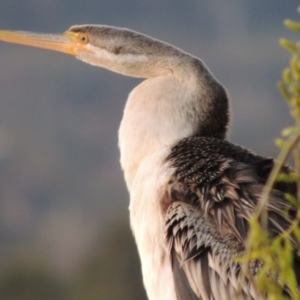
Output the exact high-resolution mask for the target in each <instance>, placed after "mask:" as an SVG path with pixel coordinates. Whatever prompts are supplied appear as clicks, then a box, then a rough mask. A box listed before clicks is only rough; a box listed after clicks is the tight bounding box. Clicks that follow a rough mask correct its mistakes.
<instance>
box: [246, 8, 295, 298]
mask: <svg viewBox="0 0 300 300" xmlns="http://www.w3.org/2000/svg"><path fill="white" fill-rule="evenodd" d="M298 12H299V13H300V7H299V8H298ZM284 24H285V26H286V27H287V28H288V29H290V30H293V31H296V32H298V34H299V33H300V22H295V21H292V20H285V21H284ZM280 44H281V46H282V47H283V48H285V49H286V50H288V51H289V52H290V53H291V58H290V63H289V66H288V67H287V68H286V69H284V71H283V73H282V81H281V82H279V83H278V88H279V91H280V92H281V94H282V96H283V98H284V99H285V100H286V102H287V104H288V106H289V108H290V113H291V116H292V117H293V119H294V125H292V126H290V127H288V128H285V129H283V130H282V133H281V138H278V139H277V140H276V144H277V146H278V147H280V148H281V151H280V154H279V157H278V160H277V163H276V165H275V167H274V169H273V171H272V173H271V175H270V177H269V179H268V182H267V184H266V187H265V191H264V194H263V197H262V199H261V202H260V203H259V207H258V210H257V214H256V216H254V217H253V218H252V219H251V221H250V222H251V231H250V235H249V241H248V251H247V253H246V255H245V259H246V262H247V264H249V265H250V264H251V262H252V261H260V262H261V263H262V264H263V266H262V268H261V270H260V271H259V272H258V274H257V275H256V276H254V277H253V279H254V281H255V283H256V286H257V289H258V291H259V292H260V293H261V294H262V295H267V299H269V300H282V299H286V297H287V294H289V296H290V297H291V298H292V299H295V300H296V299H300V291H299V289H298V287H297V280H296V273H295V272H294V263H295V259H297V260H300V251H299V249H300V226H299V224H300V143H299V140H300V38H299V37H298V41H297V42H295V43H294V42H291V41H289V40H287V39H281V40H280ZM289 158H292V159H290V160H289ZM288 160H289V161H293V168H294V170H293V171H292V172H291V173H290V174H286V173H281V169H282V166H283V165H284V164H286V163H287V161H288ZM276 181H277V182H286V183H291V184H295V185H296V186H297V190H298V195H292V194H288V193H287V194H285V195H284V196H285V198H286V200H287V201H289V202H290V205H291V207H293V209H295V211H296V213H295V219H294V221H293V222H292V223H291V224H290V225H289V227H288V229H287V230H286V231H284V233H283V234H281V235H279V236H277V237H275V238H274V237H270V235H269V234H268V231H267V221H266V219H267V204H268V199H269V195H270V193H271V190H272V187H273V186H274V184H275V183H276ZM286 214H287V218H288V215H289V212H288V211H286ZM295 257H297V258H295ZM247 272H248V274H251V273H250V272H251V271H250V270H248V271H247ZM298 276H299V275H298ZM284 291H285V293H286V294H285V293H284Z"/></svg>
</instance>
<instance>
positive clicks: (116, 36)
mask: <svg viewBox="0 0 300 300" xmlns="http://www.w3.org/2000/svg"><path fill="white" fill-rule="evenodd" d="M0 40H2V41H5V42H9V43H16V44H21V45H27V46H32V47H38V48H44V49H49V50H54V51H59V52H63V53H65V54H69V55H72V56H75V57H76V58H78V59H80V60H82V61H84V62H86V63H89V64H92V65H96V66H99V67H103V68H106V69H109V70H111V71H114V72H117V73H121V74H123V75H128V76H133V77H143V78H149V77H155V76H159V75H162V74H165V73H167V72H170V71H172V70H169V69H168V68H166V65H165V64H164V66H162V65H160V62H161V61H162V60H163V61H164V63H166V61H167V60H168V59H170V58H171V57H172V54H175V53H174V52H177V51H179V52H180V50H179V49H176V48H175V47H172V46H170V45H168V44H166V43H163V42H161V41H158V40H156V39H153V38H150V37H148V36H146V35H143V34H140V33H137V32H135V31H131V30H129V29H123V28H116V27H111V26H104V25H80V26H79V25H76V26H72V27H71V28H70V29H69V30H67V31H65V32H64V33H62V34H41V33H32V32H25V31H6V30H0ZM158 57H160V58H162V60H161V59H160V60H159V59H157V58H158ZM164 58H165V59H164Z"/></svg>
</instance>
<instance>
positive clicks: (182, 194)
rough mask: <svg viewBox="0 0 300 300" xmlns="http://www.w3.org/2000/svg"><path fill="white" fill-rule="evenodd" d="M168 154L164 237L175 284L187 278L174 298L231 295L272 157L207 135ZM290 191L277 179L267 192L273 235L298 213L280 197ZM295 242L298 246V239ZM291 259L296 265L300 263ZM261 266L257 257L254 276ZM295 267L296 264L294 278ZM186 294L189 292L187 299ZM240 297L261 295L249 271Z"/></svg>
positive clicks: (219, 299) (252, 299)
mask: <svg viewBox="0 0 300 300" xmlns="http://www.w3.org/2000/svg"><path fill="white" fill-rule="evenodd" d="M168 161H169V163H171V166H172V167H173V168H174V169H175V172H174V175H173V177H172V178H171V180H170V183H169V187H168V191H169V192H168V197H169V203H171V204H170V205H169V207H168V209H167V211H166V214H165V224H166V227H165V231H166V240H167V244H168V247H169V251H170V254H171V257H172V262H173V274H174V281H175V283H178V284H179V281H180V280H179V278H185V281H184V284H183V283H181V288H183V287H182V285H184V288H183V289H184V291H188V292H185V293H184V294H181V293H180V291H179V290H180V288H179V289H178V291H177V295H178V300H183V299H185V300H189V299H203V300H227V299H228V300H229V299H234V297H236V296H237V292H238V291H239V290H240V286H239V284H240V283H241V278H242V272H241V266H240V265H239V264H238V263H237V262H236V260H235V259H236V258H237V257H238V256H239V255H241V254H242V253H243V252H244V247H245V240H246V238H247V232H248V219H249V217H250V216H251V215H252V214H253V213H254V211H255V208H256V206H257V203H258V201H259V199H260V196H261V194H262V191H263V188H264V184H265V182H266V180H267V177H268V176H269V174H270V172H271V169H272V167H273V165H274V163H273V161H272V160H270V159H266V158H262V157H259V156H256V155H254V154H252V153H250V152H249V151H247V150H245V149H242V148H240V147H237V146H234V145H232V144H230V143H228V142H225V141H220V140H217V141H216V140H214V139H210V138H189V139H186V140H183V141H181V142H179V143H178V144H177V145H175V146H174V147H173V150H172V152H171V154H170V155H169V157H168ZM284 171H288V168H287V167H284ZM287 191H288V192H291V191H292V192H295V188H294V187H293V186H291V185H287V184H277V185H276V186H275V189H274V190H273V191H272V192H271V194H270V200H269V204H268V211H269V214H268V217H269V222H268V226H269V230H270V233H271V234H273V235H277V234H280V233H281V232H283V231H284V230H286V229H287V228H288V226H289V225H290V223H291V219H292V218H293V217H292V216H293V214H295V213H294V212H292V210H293V208H292V207H291V206H290V205H289V204H288V203H287V202H286V201H285V200H284V193H285V192H287ZM174 195H176V197H174ZM293 245H294V247H295V249H298V250H299V248H300V247H299V244H297V241H296V239H293ZM296 260H297V261H295V267H297V266H298V267H299V262H298V259H297V257H296ZM261 266H262V262H259V261H257V262H253V268H252V270H253V274H252V275H255V274H256V272H257V270H259V268H260V267H261ZM299 273H300V271H299V270H297V272H296V274H297V280H298V281H299V276H298V274H299ZM183 274H184V275H185V277H184V276H183ZM299 284H300V282H299ZM186 293H189V294H191V295H193V297H191V298H188V297H187V296H185V295H188V294H186ZM195 297H196V298H195ZM237 299H242V300H243V299H249V300H256V299H259V296H258V295H257V293H256V291H255V287H254V286H253V284H252V282H251V278H248V279H247V278H246V280H245V282H244V284H243V286H242V290H241V291H240V294H239V295H238V298H237Z"/></svg>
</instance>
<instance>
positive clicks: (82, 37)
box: [78, 33, 89, 44]
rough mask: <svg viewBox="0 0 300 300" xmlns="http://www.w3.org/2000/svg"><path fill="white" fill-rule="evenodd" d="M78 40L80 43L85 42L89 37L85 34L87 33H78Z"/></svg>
mask: <svg viewBox="0 0 300 300" xmlns="http://www.w3.org/2000/svg"><path fill="white" fill-rule="evenodd" d="M78 41H79V42H80V43H81V44H87V43H88V41H89V38H88V36H87V34H85V33H80V34H79V35H78Z"/></svg>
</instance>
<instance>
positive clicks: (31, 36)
mask: <svg viewBox="0 0 300 300" xmlns="http://www.w3.org/2000/svg"><path fill="white" fill-rule="evenodd" d="M0 40H1V41H4V42H8V43H15V44H20V45H26V46H31V47H38V48H44V49H49V50H54V51H59V52H63V53H66V54H70V55H73V56H76V55H77V53H76V52H77V51H78V50H79V51H88V50H87V49H86V48H85V45H83V44H81V43H79V42H78V40H77V34H76V33H74V32H71V31H66V32H64V33H63V34H41V33H33V32H26V31H7V30H0Z"/></svg>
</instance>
